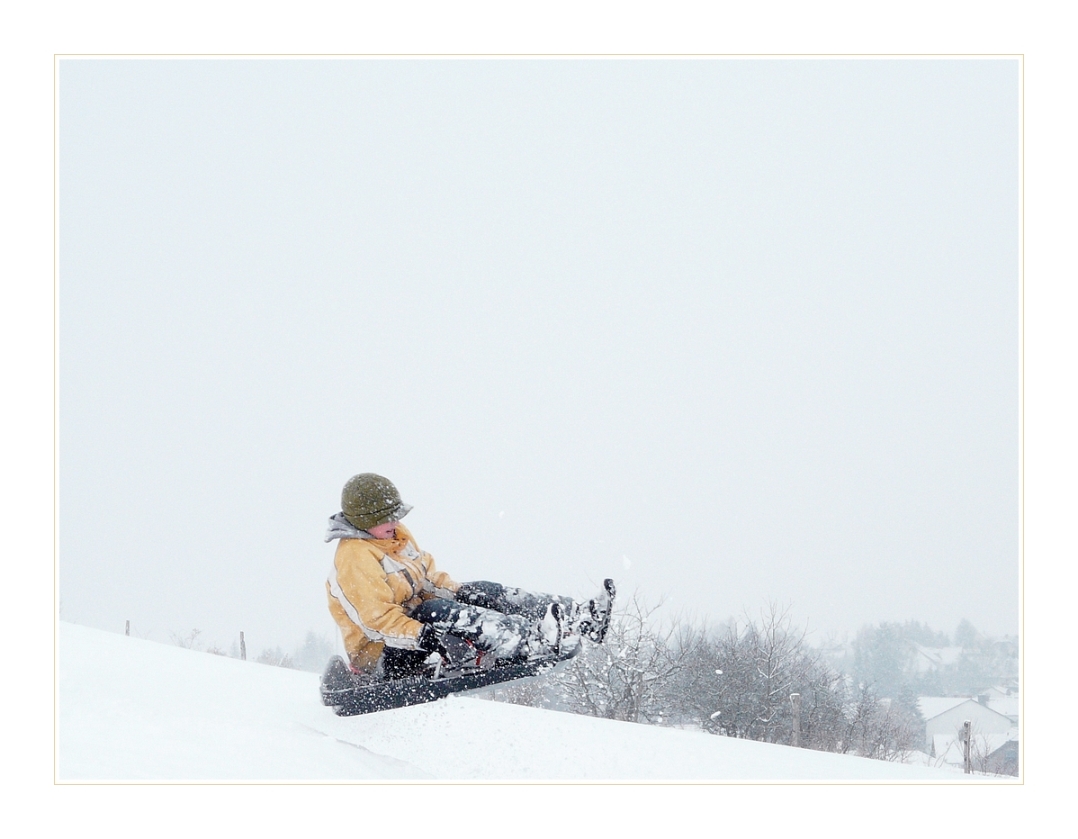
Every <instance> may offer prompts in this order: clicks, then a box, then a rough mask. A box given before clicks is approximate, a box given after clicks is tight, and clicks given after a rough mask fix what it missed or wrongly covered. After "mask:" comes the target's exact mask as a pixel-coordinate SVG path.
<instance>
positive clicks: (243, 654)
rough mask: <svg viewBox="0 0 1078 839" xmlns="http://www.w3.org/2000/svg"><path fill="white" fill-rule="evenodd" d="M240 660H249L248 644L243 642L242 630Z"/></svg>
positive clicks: (241, 631)
mask: <svg viewBox="0 0 1078 839" xmlns="http://www.w3.org/2000/svg"><path fill="white" fill-rule="evenodd" d="M240 658H241V659H243V660H244V661H246V660H247V642H246V641H244V640H243V630H242V629H241V630H240Z"/></svg>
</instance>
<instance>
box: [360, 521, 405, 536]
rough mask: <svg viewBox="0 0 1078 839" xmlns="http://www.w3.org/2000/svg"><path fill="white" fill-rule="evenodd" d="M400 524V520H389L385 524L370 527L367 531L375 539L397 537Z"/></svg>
mask: <svg viewBox="0 0 1078 839" xmlns="http://www.w3.org/2000/svg"><path fill="white" fill-rule="evenodd" d="M398 524H400V522H399V521H387V522H386V523H385V524H376V525H375V526H374V527H370V528H368V529H367V532H368V533H369V534H371V536H373V537H374V538H375V539H395V538H396V536H397V525H398Z"/></svg>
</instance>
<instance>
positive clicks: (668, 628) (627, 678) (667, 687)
mask: <svg viewBox="0 0 1078 839" xmlns="http://www.w3.org/2000/svg"><path fill="white" fill-rule="evenodd" d="M661 606H662V602H661V601H660V602H659V603H658V604H656V605H654V606H652V605H649V604H647V603H646V602H645V601H644V599H643V598H642V597H641V596H640V595H639V594H636V593H634V594H633V595H632V597H631V598H629V600H628V601H627V602H626V603H625V605H623V606H620V607H619V608H617V609H616V610H615V614H614V616H613V619H612V620H611V625H610V630H609V631H608V633H607V636H606V641H605V642H604V643H603V645H602V646H590V645H589V646H587V647H585V649H584V650H583V651H581V653H580V655H579V656H577V657H576V658H575V659H573V662H572V664H571V665H570V666H569V668H567V670H566V671H564V672H563V673H558V674H555V675H554V676H553V678H552V683H553V693H554V694H555V697H556V699H555V702H556V703H557V705H558V706H560V707H562V708H563V709H564V710H569V711H573V712H576V713H580V714H586V715H588V716H593V717H604V718H606V719H615V720H625V721H628V722H649V723H661V722H664V721H669V717H670V714H671V712H672V710H673V703H672V702H671V701H670V700H671V696H670V694H671V690H672V689H673V688H674V687H675V685H676V677H677V676H678V675H679V674H680V673H681V672H682V671H683V670H684V669H685V668H686V667H687V666H688V665H689V661H690V649H691V646H690V644H691V641H692V634H691V633H688V632H686V631H685V630H684V628H683V626H682V624H681V623H680V622H679V621H678V620H676V619H675V620H671V621H665V622H664V621H661V620H660V619H659V615H658V614H657V613H658V611H659V609H660V608H661Z"/></svg>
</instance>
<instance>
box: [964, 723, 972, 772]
mask: <svg viewBox="0 0 1078 839" xmlns="http://www.w3.org/2000/svg"><path fill="white" fill-rule="evenodd" d="M972 728H973V723H972V722H970V721H969V720H966V721H965V722H964V723H962V745H963V747H964V751H963V760H962V764H963V771H964V772H965V773H966V774H967V775H972V774H973V752H972V750H971V746H972V742H971V741H972V740H973V737H972V736H971V733H972V731H971V729H972Z"/></svg>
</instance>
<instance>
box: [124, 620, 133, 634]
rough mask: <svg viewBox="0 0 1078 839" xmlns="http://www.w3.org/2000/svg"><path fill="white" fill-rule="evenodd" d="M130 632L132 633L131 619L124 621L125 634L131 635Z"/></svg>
mask: <svg viewBox="0 0 1078 839" xmlns="http://www.w3.org/2000/svg"><path fill="white" fill-rule="evenodd" d="M130 634H131V621H126V622H125V623H124V635H130Z"/></svg>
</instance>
